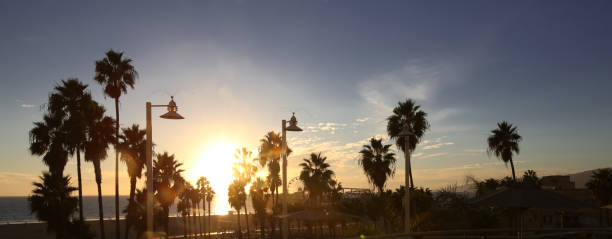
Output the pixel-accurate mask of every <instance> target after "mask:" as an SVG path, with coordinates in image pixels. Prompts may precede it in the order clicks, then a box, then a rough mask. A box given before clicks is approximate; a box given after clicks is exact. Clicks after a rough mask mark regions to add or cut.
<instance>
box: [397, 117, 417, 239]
mask: <svg viewBox="0 0 612 239" xmlns="http://www.w3.org/2000/svg"><path fill="white" fill-rule="evenodd" d="M412 135H414V133H412V130H411V129H410V123H406V124H404V128H403V129H402V131H401V132H400V133H399V134H398V135H397V136H399V137H404V163H405V164H406V165H405V171H406V173H405V179H404V181H405V184H406V192H405V193H404V196H405V198H406V208H405V209H404V210H405V211H404V232H405V233H409V232H410V187H412V185H410V174H412V169H411V168H410V136H412Z"/></svg>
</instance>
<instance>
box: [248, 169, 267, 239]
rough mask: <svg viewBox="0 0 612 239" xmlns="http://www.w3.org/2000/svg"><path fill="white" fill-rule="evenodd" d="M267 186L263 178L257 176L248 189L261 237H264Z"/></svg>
mask: <svg viewBox="0 0 612 239" xmlns="http://www.w3.org/2000/svg"><path fill="white" fill-rule="evenodd" d="M267 187H268V186H267V185H266V182H265V181H264V180H263V179H261V178H257V179H256V180H255V182H253V185H251V189H250V190H249V195H250V196H251V202H253V208H254V209H255V216H257V219H258V220H259V226H260V236H261V238H262V239H263V238H264V237H265V222H266V216H267V215H266V205H267V204H268V200H267V197H266V194H265V192H266V191H267V190H268V188H267Z"/></svg>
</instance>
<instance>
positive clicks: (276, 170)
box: [257, 131, 291, 205]
mask: <svg viewBox="0 0 612 239" xmlns="http://www.w3.org/2000/svg"><path fill="white" fill-rule="evenodd" d="M260 142H261V145H260V146H259V157H258V158H257V161H258V162H259V164H260V166H261V167H262V168H263V167H264V166H266V165H267V166H268V177H267V181H268V185H269V186H270V190H271V191H272V194H274V193H276V199H275V198H272V203H273V204H274V205H276V204H278V192H279V190H278V188H279V187H280V186H281V184H282V183H283V182H282V180H281V177H280V153H281V146H282V145H281V138H280V136H279V135H278V134H277V133H275V132H274V131H270V132H268V133H267V134H266V135H264V138H263V139H261V140H260ZM290 153H291V149H290V148H288V147H287V156H289V154H290Z"/></svg>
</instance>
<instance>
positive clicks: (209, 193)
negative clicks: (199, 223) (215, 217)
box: [206, 184, 215, 236]
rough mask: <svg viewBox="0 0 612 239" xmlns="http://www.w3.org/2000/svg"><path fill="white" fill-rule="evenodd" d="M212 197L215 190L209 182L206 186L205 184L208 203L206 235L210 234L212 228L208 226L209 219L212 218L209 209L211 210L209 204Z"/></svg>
mask: <svg viewBox="0 0 612 239" xmlns="http://www.w3.org/2000/svg"><path fill="white" fill-rule="evenodd" d="M214 198H215V190H213V188H212V187H211V186H210V184H209V185H208V186H206V202H207V203H208V235H209V236H210V231H211V230H212V228H211V227H210V221H211V220H212V218H211V217H210V214H211V210H212V207H210V204H211V203H212V200H213V199H214Z"/></svg>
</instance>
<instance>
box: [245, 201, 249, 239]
mask: <svg viewBox="0 0 612 239" xmlns="http://www.w3.org/2000/svg"><path fill="white" fill-rule="evenodd" d="M244 216H245V217H246V230H247V233H246V234H247V238H250V237H249V212H248V211H247V205H246V200H244Z"/></svg>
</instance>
